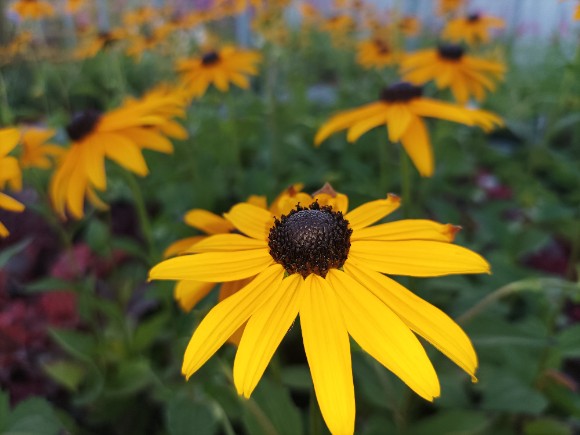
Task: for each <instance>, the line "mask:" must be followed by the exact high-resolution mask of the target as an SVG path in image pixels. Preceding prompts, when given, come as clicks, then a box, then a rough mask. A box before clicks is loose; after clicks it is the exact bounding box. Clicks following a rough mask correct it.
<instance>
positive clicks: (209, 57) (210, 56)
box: [201, 51, 220, 65]
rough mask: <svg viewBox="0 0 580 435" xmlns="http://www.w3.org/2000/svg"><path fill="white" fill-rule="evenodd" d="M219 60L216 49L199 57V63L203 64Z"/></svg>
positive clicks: (210, 63)
mask: <svg viewBox="0 0 580 435" xmlns="http://www.w3.org/2000/svg"><path fill="white" fill-rule="evenodd" d="M219 60H220V55H219V54H218V52H217V51H210V52H209V53H206V54H204V55H203V56H202V57H201V63H202V64H203V65H213V64H215V63H217V62H219Z"/></svg>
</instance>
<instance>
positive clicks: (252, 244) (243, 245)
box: [187, 234, 268, 253]
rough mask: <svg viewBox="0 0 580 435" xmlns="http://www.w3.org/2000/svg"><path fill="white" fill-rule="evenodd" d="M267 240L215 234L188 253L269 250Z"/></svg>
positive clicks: (192, 247) (238, 235) (190, 249)
mask: <svg viewBox="0 0 580 435" xmlns="http://www.w3.org/2000/svg"><path fill="white" fill-rule="evenodd" d="M267 246H268V245H267V243H266V241H265V240H257V239H251V238H249V237H246V236H242V235H241V234H215V235H213V236H208V237H206V238H204V239H203V240H201V241H200V242H198V243H196V244H195V245H193V246H191V247H190V248H189V249H188V251H187V252H190V253H199V252H230V251H246V250H248V249H259V248H267Z"/></svg>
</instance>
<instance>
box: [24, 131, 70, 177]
mask: <svg viewBox="0 0 580 435" xmlns="http://www.w3.org/2000/svg"><path fill="white" fill-rule="evenodd" d="M55 134H56V131H55V130H54V129H52V128H36V127H30V128H24V129H23V130H22V152H21V154H20V165H21V166H22V167H23V168H40V169H50V168H51V167H52V164H53V160H55V159H57V158H58V157H60V156H61V155H62V154H63V153H64V149H63V148H62V147H59V146H58V145H55V144H52V143H47V141H48V140H49V139H50V138H51V137H53V136H54V135H55Z"/></svg>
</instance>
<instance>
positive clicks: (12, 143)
mask: <svg viewBox="0 0 580 435" xmlns="http://www.w3.org/2000/svg"><path fill="white" fill-rule="evenodd" d="M19 140H20V132H19V131H18V129H17V128H0V190H4V189H5V188H6V187H7V186H8V187H11V188H12V190H16V191H19V190H21V189H22V173H21V171H20V167H19V166H18V160H17V159H16V158H15V157H12V156H9V155H8V154H9V153H10V152H11V151H12V150H13V149H14V148H15V147H16V145H18V141H19ZM0 208H1V209H4V210H8V211H13V212H21V211H23V210H24V204H22V203H20V202H18V201H16V200H15V199H14V198H12V197H10V196H8V195H6V194H5V193H3V192H0ZM9 234H10V233H9V232H8V229H7V228H6V227H5V226H4V224H3V223H2V222H0V237H8V235H9Z"/></svg>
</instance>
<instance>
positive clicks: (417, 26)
mask: <svg viewBox="0 0 580 435" xmlns="http://www.w3.org/2000/svg"><path fill="white" fill-rule="evenodd" d="M396 25H397V28H398V29H399V31H400V32H401V33H402V34H403V35H406V36H417V35H418V34H419V32H420V31H421V21H419V19H418V18H417V17H402V18H401V19H399V20H398V21H397V23H396Z"/></svg>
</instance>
